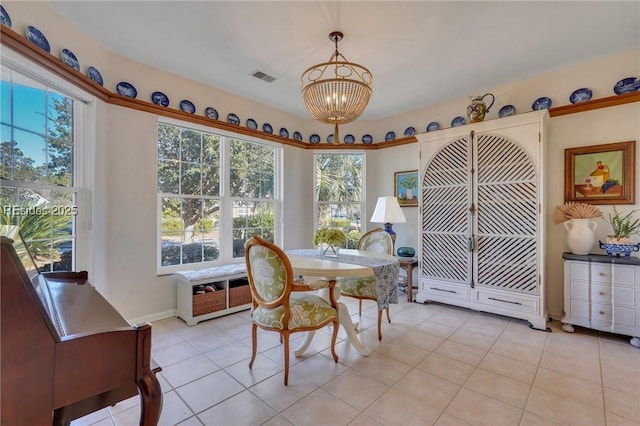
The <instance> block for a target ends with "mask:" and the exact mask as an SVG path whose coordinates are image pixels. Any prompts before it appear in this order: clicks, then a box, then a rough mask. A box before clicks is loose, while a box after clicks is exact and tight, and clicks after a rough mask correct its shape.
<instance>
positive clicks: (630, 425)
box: [605, 411, 640, 426]
mask: <svg viewBox="0 0 640 426" xmlns="http://www.w3.org/2000/svg"><path fill="white" fill-rule="evenodd" d="M605 416H606V418H607V425H611V426H640V421H634V420H631V419H627V418H625V417H622V416H619V415H617V414H615V413H612V412H611V411H607V412H606V413H605Z"/></svg>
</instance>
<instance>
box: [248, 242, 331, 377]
mask: <svg viewBox="0 0 640 426" xmlns="http://www.w3.org/2000/svg"><path fill="white" fill-rule="evenodd" d="M244 247H245V262H246V264H247V278H248V280H249V288H250V290H251V298H252V303H253V305H252V310H251V320H252V330H251V342H252V347H253V349H252V354H251V361H250V362H249V369H251V368H252V367H253V363H254V361H255V359H256V351H257V343H258V327H260V328H261V329H263V330H268V331H275V332H278V333H280V341H281V342H283V343H284V384H285V386H286V385H287V382H288V381H289V336H290V334H291V333H297V332H301V331H312V330H318V329H320V328H322V327H324V326H327V325H329V324H332V325H333V335H332V337H331V355H332V356H333V359H334V361H335V362H338V355H337V354H336V350H335V346H336V339H337V337H338V325H339V322H338V304H337V302H336V299H335V297H334V287H335V281H333V280H331V281H327V280H319V281H314V282H313V283H310V284H305V283H303V282H299V281H294V275H293V269H292V267H291V262H290V261H289V258H288V257H287V255H286V253H284V252H283V251H282V249H280V248H279V247H278V246H276V245H275V244H273V243H271V242H269V241H266V240H264V239H262V238H260V237H252V238H250V239H249V240H247V242H246V243H245V246H244ZM320 288H328V290H329V292H328V293H329V300H326V299H325V298H323V297H321V296H318V295H317V294H313V293H311V291H314V290H318V289H320Z"/></svg>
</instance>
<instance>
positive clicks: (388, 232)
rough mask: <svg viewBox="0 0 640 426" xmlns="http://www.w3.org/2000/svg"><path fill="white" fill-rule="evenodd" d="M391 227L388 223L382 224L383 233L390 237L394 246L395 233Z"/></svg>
mask: <svg viewBox="0 0 640 426" xmlns="http://www.w3.org/2000/svg"><path fill="white" fill-rule="evenodd" d="M392 226H393V225H392V224H390V223H385V224H384V231H385V232H386V233H387V234H389V236H390V237H391V241H392V242H393V246H394V247H395V246H396V233H395V231H394V230H393V229H392V228H391V227H392Z"/></svg>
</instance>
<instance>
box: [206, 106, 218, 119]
mask: <svg viewBox="0 0 640 426" xmlns="http://www.w3.org/2000/svg"><path fill="white" fill-rule="evenodd" d="M204 115H206V116H207V118H210V119H212V120H217V119H218V111H217V110H216V109H215V108H213V107H206V108H205V109H204Z"/></svg>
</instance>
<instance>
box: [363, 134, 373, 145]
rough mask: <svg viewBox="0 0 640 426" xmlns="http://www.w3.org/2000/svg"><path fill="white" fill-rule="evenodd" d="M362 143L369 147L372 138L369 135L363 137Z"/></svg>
mask: <svg viewBox="0 0 640 426" xmlns="http://www.w3.org/2000/svg"><path fill="white" fill-rule="evenodd" d="M362 143H363V144H365V145H371V144H372V143H373V136H371V135H363V136H362Z"/></svg>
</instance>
